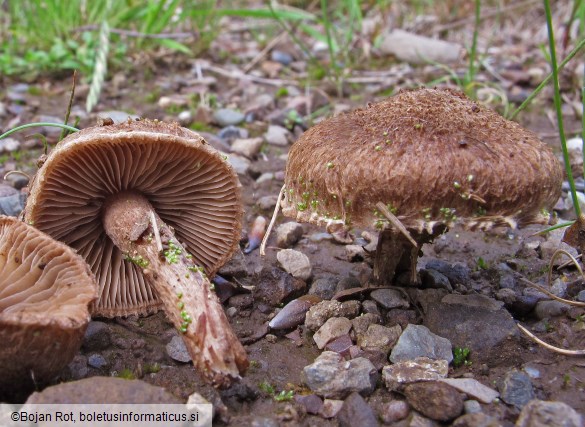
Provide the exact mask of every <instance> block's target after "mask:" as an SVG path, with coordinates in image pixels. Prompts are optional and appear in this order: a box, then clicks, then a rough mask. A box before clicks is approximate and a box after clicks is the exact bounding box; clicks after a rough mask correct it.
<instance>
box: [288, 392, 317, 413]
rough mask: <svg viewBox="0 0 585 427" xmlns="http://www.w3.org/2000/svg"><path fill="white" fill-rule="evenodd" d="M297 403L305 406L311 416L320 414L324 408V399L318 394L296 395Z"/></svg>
mask: <svg viewBox="0 0 585 427" xmlns="http://www.w3.org/2000/svg"><path fill="white" fill-rule="evenodd" d="M295 402H297V403H299V404H300V405H301V406H303V407H304V408H305V410H306V411H307V414H311V415H316V414H318V413H319V411H321V408H322V407H323V399H321V398H320V397H319V396H317V395H316V394H308V395H306V396H302V395H300V394H295Z"/></svg>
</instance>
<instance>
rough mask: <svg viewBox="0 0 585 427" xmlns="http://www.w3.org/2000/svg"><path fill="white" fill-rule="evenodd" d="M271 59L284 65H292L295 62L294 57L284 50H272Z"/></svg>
mask: <svg viewBox="0 0 585 427" xmlns="http://www.w3.org/2000/svg"><path fill="white" fill-rule="evenodd" d="M270 59H272V60H273V61H275V62H279V63H281V64H282V65H284V66H288V65H290V63H291V62H293V57H292V56H291V54H290V53H288V52H283V51H282V50H276V49H275V50H273V51H272V52H270Z"/></svg>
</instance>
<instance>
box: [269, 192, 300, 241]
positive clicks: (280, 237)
mask: <svg viewBox="0 0 585 427" xmlns="http://www.w3.org/2000/svg"><path fill="white" fill-rule="evenodd" d="M275 205H276V203H275ZM303 233H304V230H303V226H302V225H301V224H299V223H298V222H294V221H290V222H285V223H284V224H280V225H279V226H278V228H277V229H276V246H278V247H279V248H289V247H291V246H293V245H294V244H296V243H297V242H298V241H299V240H300V239H301V237H303Z"/></svg>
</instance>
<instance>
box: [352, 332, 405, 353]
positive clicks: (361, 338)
mask: <svg viewBox="0 0 585 427" xmlns="http://www.w3.org/2000/svg"><path fill="white" fill-rule="evenodd" d="M401 333H402V328H401V327H400V326H398V325H396V326H393V327H391V328H388V327H386V326H382V325H376V324H371V325H369V326H368V329H367V330H366V332H365V333H363V334H358V336H357V344H358V345H359V346H360V347H361V348H362V349H364V350H371V349H377V350H381V351H382V352H383V353H385V354H386V355H387V354H388V352H389V351H390V350H391V349H392V347H393V346H394V344H395V343H396V341H397V340H398V337H399V336H400V334H401Z"/></svg>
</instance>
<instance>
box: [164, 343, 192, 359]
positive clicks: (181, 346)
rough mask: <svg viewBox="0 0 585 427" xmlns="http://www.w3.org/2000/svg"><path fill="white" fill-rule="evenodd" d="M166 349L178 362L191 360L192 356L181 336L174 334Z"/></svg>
mask: <svg viewBox="0 0 585 427" xmlns="http://www.w3.org/2000/svg"><path fill="white" fill-rule="evenodd" d="M166 349H167V354H168V355H169V356H170V357H171V359H173V360H176V361H177V362H182V363H188V362H190V361H191V356H190V355H189V352H188V351H187V347H185V343H184V342H183V339H182V338H181V337H177V336H174V337H173V338H172V339H171V342H169V343H168V344H167V346H166Z"/></svg>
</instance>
